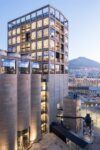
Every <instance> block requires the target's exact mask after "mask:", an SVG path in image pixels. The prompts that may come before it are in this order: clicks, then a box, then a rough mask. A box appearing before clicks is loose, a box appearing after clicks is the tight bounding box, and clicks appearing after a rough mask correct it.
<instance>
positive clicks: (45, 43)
mask: <svg viewBox="0 0 100 150" xmlns="http://www.w3.org/2000/svg"><path fill="white" fill-rule="evenodd" d="M48 47H49V41H48V40H44V41H43V48H48Z"/></svg>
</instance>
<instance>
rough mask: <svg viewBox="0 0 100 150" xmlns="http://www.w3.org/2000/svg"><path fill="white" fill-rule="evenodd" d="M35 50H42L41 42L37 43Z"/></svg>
mask: <svg viewBox="0 0 100 150" xmlns="http://www.w3.org/2000/svg"><path fill="white" fill-rule="evenodd" d="M37 49H42V41H38V42H37Z"/></svg>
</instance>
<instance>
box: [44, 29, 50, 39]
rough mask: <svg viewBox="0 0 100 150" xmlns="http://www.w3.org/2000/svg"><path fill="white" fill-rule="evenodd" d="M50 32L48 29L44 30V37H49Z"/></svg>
mask: <svg viewBox="0 0 100 150" xmlns="http://www.w3.org/2000/svg"><path fill="white" fill-rule="evenodd" d="M48 34H49V32H48V28H46V29H44V30H43V36H44V37H45V36H48Z"/></svg>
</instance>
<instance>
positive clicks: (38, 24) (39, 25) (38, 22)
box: [37, 20, 42, 28]
mask: <svg viewBox="0 0 100 150" xmlns="http://www.w3.org/2000/svg"><path fill="white" fill-rule="evenodd" d="M40 27H42V20H39V21H37V28H40Z"/></svg>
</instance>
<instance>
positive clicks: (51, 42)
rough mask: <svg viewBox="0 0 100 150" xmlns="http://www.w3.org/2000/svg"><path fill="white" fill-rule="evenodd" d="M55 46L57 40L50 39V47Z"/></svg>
mask: <svg viewBox="0 0 100 150" xmlns="http://www.w3.org/2000/svg"><path fill="white" fill-rule="evenodd" d="M54 48H55V42H54V41H53V40H50V49H54Z"/></svg>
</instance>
